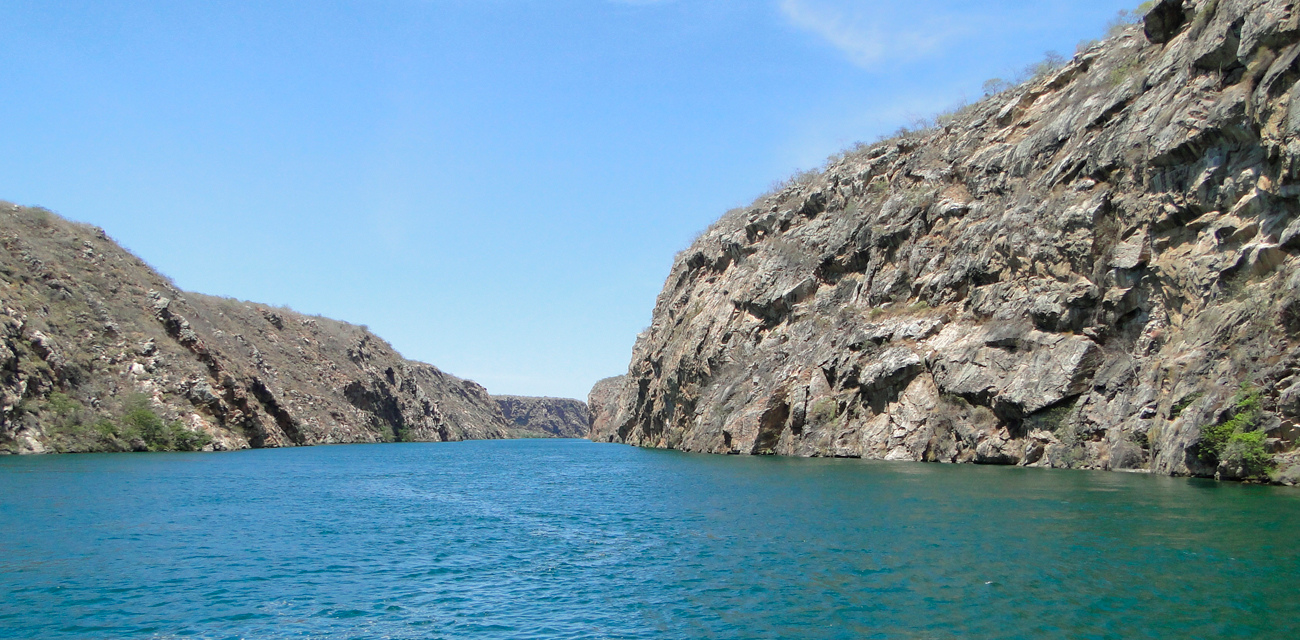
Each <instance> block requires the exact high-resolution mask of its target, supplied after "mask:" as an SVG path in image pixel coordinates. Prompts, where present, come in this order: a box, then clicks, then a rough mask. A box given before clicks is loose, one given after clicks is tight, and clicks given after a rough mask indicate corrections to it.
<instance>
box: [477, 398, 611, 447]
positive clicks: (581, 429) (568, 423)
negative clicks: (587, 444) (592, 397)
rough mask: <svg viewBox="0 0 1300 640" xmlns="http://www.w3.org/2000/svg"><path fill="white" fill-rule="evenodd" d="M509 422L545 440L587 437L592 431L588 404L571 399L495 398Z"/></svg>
mask: <svg viewBox="0 0 1300 640" xmlns="http://www.w3.org/2000/svg"><path fill="white" fill-rule="evenodd" d="M492 398H493V400H496V403H497V406H498V407H500V408H501V415H503V416H504V417H505V419H506V422H508V423H510V424H511V425H513V426H514V427H515V428H516V429H519V430H521V431H526V432H532V433H536V434H538V435H540V436H542V437H552V438H585V437H587V432H588V431H589V430H590V428H591V416H590V414H589V413H588V412H587V405H585V404H583V403H582V401H581V400H573V399H571V398H545V397H542V398H537V397H526V396H492Z"/></svg>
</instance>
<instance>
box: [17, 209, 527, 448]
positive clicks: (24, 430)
mask: <svg viewBox="0 0 1300 640" xmlns="http://www.w3.org/2000/svg"><path fill="white" fill-rule="evenodd" d="M0 247H3V250H0V395H2V397H0V451H5V452H10V453H32V452H43V451H96V450H109V451H111V450H124V449H141V448H163V449H166V448H176V447H175V444H176V442H177V441H185V442H201V443H206V447H207V448H215V449H219V450H221V449H240V448H247V447H279V446H295V445H311V444H325V443H345V442H385V441H396V440H403V441H444V440H464V439H471V438H501V437H508V436H510V435H511V434H513V433H514V431H513V428H512V427H511V426H510V425H509V424H508V423H506V421H505V420H504V418H503V417H502V415H501V412H500V410H499V409H498V408H497V405H496V403H495V402H493V400H492V398H491V396H489V395H488V393H487V391H486V390H484V389H483V387H481V386H479V385H477V384H475V383H474V382H471V381H468V380H461V379H459V378H456V377H455V376H451V375H448V374H446V373H444V372H442V371H440V370H439V369H438V368H437V367H434V366H431V365H428V364H424V363H420V362H412V361H409V360H406V359H404V358H402V357H401V356H400V355H398V353H397V352H396V351H394V350H393V348H392V347H391V346H390V345H389V344H388V343H386V342H384V341H383V340H381V339H380V338H378V337H376V336H375V335H374V334H372V333H370V332H369V331H367V330H366V329H365V328H364V327H358V326H354V325H351V324H347V323H344V322H337V321H334V320H329V319H327V318H320V317H312V316H305V315H302V314H299V313H295V312H293V311H290V310H288V309H283V308H274V307H268V306H265V305H259V304H254V303H249V302H241V301H237V300H233V299H226V298H215V297H211V296H204V295H200V294H194V293H187V292H182V291H179V290H177V289H176V288H175V287H174V286H172V284H171V283H170V282H169V281H168V280H167V279H166V278H164V277H163V276H161V275H159V274H158V273H156V272H155V271H153V270H152V269H150V268H149V266H148V265H146V264H145V263H144V262H142V261H141V260H140V259H138V258H136V257H135V256H133V255H131V254H130V253H128V252H126V251H125V250H123V249H122V248H121V247H119V246H117V245H116V244H115V243H114V242H113V241H112V240H110V239H109V238H108V237H107V236H106V235H105V234H104V232H103V231H102V230H100V229H97V228H94V227H90V226H86V225H81V224H75V223H71V222H67V221H65V220H63V219H61V218H59V217H58V216H55V215H53V214H51V213H49V212H47V211H45V210H42V209H35V208H24V207H19V206H16V205H10V204H8V203H0ZM133 407H134V408H135V409H140V408H144V409H145V410H146V411H147V412H152V413H153V414H155V415H156V416H157V417H158V418H161V419H162V422H161V424H164V425H170V426H171V428H173V429H175V430H176V431H174V435H175V436H176V437H175V438H171V440H169V439H168V438H169V437H170V436H167V437H161V439H158V438H156V439H155V440H156V442H146V440H148V438H146V437H144V436H142V434H141V433H139V429H136V430H135V431H133V430H132V429H131V428H130V427H129V426H128V425H127V424H126V422H129V421H128V420H126V418H125V416H127V415H128V414H130V413H131V410H132V408H133ZM147 426H148V425H146V428H145V431H148V428H147ZM145 435H147V434H145ZM164 435H165V434H164ZM178 439H179V440H178ZM182 448H183V447H182Z"/></svg>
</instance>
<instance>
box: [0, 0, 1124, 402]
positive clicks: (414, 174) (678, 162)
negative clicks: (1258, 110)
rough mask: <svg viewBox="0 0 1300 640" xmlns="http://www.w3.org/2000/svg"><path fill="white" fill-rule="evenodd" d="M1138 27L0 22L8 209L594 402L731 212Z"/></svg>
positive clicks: (386, 5)
mask: <svg viewBox="0 0 1300 640" xmlns="http://www.w3.org/2000/svg"><path fill="white" fill-rule="evenodd" d="M1135 4H1136V2H1111V1H1106V0H1093V1H1087V2H1084V1H1075V2H1065V1H1052V0H1037V1H1033V2H1030V1H1016V2H964V1H963V2H937V1H931V0H911V1H907V2H894V1H882V2H863V1H858V2H853V1H848V0H748V1H740V0H660V1H635V0H622V1H616V0H571V1H570V0H548V1H540V0H538V1H532V0H474V1H468V0H352V1H342V0H340V1H328V0H320V1H307V0H298V1H293V2H290V1H277V0H262V1H259V2H233V1H232V2H175V1H174V0H168V1H155V0H134V1H132V2H104V1H102V0H100V1H95V2H64V1H59V0H40V1H25V0H9V1H7V2H5V3H3V4H0V24H3V25H4V31H3V37H2V38H0V91H3V99H0V131H2V132H3V136H4V145H3V152H4V153H3V154H0V198H2V199H6V200H10V201H14V202H19V203H22V204H28V205H42V206H45V207H48V208H50V209H53V210H54V211H57V212H59V213H60V214H62V215H64V216H65V217H68V218H71V219H74V220H80V221H84V222H89V223H92V224H96V225H99V226H102V227H104V228H105V230H107V231H108V233H109V235H111V236H112V237H113V238H115V239H116V240H118V241H119V242H120V243H122V244H123V245H124V246H126V247H127V248H129V249H131V250H132V251H134V252H135V253H136V254H138V255H140V256H141V257H142V258H144V259H145V260H146V261H148V262H149V263H150V264H152V265H154V266H155V267H157V268H158V269H159V270H161V271H162V272H163V273H165V274H167V275H169V276H171V277H172V278H174V279H175V280H176V283H177V284H178V286H180V287H182V288H184V289H188V290H192V291H198V292H203V293H209V294H214V295H225V296H232V297H236V298H241V299H245V300H254V301H258V302H265V303H270V304H278V305H288V306H290V307H292V308H294V309H296V310H298V311H302V312H306V313H314V314H321V315H325V316H329V317H333V318H339V319H342V320H347V321H350V322H354V323H357V324H367V325H369V326H370V328H371V329H372V330H374V331H375V332H376V333H378V334H379V335H380V336H382V337H384V338H385V339H387V340H388V341H389V342H391V343H392V344H393V345H394V346H395V347H396V348H397V349H398V350H399V351H401V352H402V354H403V355H405V356H406V357H408V358H413V359H417V360H423V361H426V362H431V363H433V364H435V365H438V366H439V367H441V368H443V369H444V370H446V371H449V372H451V373H454V374H457V375H460V376H463V377H468V378H472V379H474V380H476V381H478V382H480V383H482V384H484V385H485V386H487V387H488V389H489V390H490V391H492V392H493V393H510V394H526V395H553V396H568V397H579V398H585V397H586V392H587V390H588V389H589V388H590V386H591V383H593V382H594V381H596V380H597V379H599V378H602V377H605V376H608V375H616V374H619V373H623V372H625V371H626V368H627V363H628V359H629V356H630V353H631V348H632V343H633V341H634V340H635V337H636V334H637V332H639V331H640V330H641V329H642V328H644V327H645V326H646V325H648V324H649V322H650V312H651V310H652V308H653V306H654V301H655V296H656V295H657V294H658V293H659V290H660V288H661V286H662V285H663V281H664V278H665V277H666V276H667V273H668V269H669V267H670V266H671V264H672V258H673V255H674V254H675V253H676V252H678V251H680V250H681V249H683V248H685V247H686V246H687V245H688V244H689V243H690V241H691V239H692V238H693V237H694V236H695V234H696V233H697V232H698V231H699V230H701V229H703V228H704V227H706V226H708V224H709V223H710V222H712V221H713V220H714V219H715V218H717V217H718V216H719V215H720V214H722V213H723V212H724V211H726V210H727V209H729V208H731V207H734V206H738V205H741V204H744V203H747V202H749V201H750V200H752V199H753V198H754V197H756V196H758V195H760V194H761V193H762V192H763V191H765V190H766V189H767V188H768V187H769V186H770V185H771V184H772V183H774V182H776V181H778V180H780V179H782V178H784V177H786V176H788V175H789V174H791V173H792V172H794V171H795V170H797V169H801V168H810V167H814V166H817V165H820V164H821V162H822V161H823V159H824V158H825V157H826V156H828V155H829V154H831V153H833V152H835V151H837V150H839V149H841V148H844V147H847V146H849V145H851V144H852V143H854V142H855V141H859V140H873V139H874V138H876V137H877V136H878V135H880V134H883V133H887V132H889V131H893V130H895V129H897V128H898V127H899V126H900V125H903V124H906V123H908V122H909V121H911V120H912V119H914V118H916V117H918V116H925V115H930V114H933V113H934V112H937V111H940V110H943V109H945V108H947V107H950V106H952V105H954V104H956V103H958V102H960V101H961V100H963V99H969V100H974V99H976V98H978V97H979V96H980V87H981V85H982V84H983V82H984V81H985V80H987V79H989V78H991V77H1006V76H1008V75H1011V74H1014V73H1015V71H1016V70H1018V69H1021V68H1023V67H1025V66H1026V65H1028V64H1030V63H1033V62H1036V61H1038V60H1040V59H1041V58H1042V57H1043V53H1044V52H1045V51H1048V50H1056V51H1059V52H1061V53H1063V54H1066V55H1070V54H1072V53H1073V51H1074V47H1075V45H1076V43H1077V42H1079V41H1080V40H1081V39H1087V38H1095V37H1099V36H1100V35H1101V34H1102V32H1103V31H1104V30H1105V25H1106V23H1107V21H1108V20H1110V19H1111V18H1113V17H1114V16H1115V14H1116V12H1117V11H1118V10H1120V9H1126V8H1131V7H1132V6H1133V5H1135Z"/></svg>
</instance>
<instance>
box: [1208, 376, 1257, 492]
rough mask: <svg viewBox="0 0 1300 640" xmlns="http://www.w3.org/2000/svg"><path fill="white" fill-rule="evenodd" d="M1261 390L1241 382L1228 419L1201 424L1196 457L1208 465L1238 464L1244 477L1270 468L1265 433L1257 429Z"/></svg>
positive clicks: (1232, 465) (1255, 474)
mask: <svg viewBox="0 0 1300 640" xmlns="http://www.w3.org/2000/svg"><path fill="white" fill-rule="evenodd" d="M1262 395H1263V393H1262V392H1261V391H1260V390H1259V389H1256V388H1254V387H1253V386H1251V385H1250V384H1249V383H1243V384H1242V385H1241V388H1240V389H1239V390H1238V391H1237V395H1236V397H1235V398H1234V399H1233V405H1234V406H1233V409H1234V412H1233V414H1232V416H1231V417H1229V418H1228V419H1227V420H1225V421H1223V422H1221V423H1217V424H1210V425H1205V426H1202V427H1201V442H1200V450H1199V451H1198V454H1197V455H1198V457H1199V458H1200V459H1201V461H1202V462H1205V463H1208V464H1214V465H1218V464H1221V463H1222V464H1226V465H1227V466H1229V467H1240V468H1241V469H1242V470H1243V471H1244V472H1245V474H1246V475H1247V476H1250V477H1258V476H1262V475H1264V474H1266V473H1267V472H1268V471H1269V467H1270V464H1271V456H1269V454H1268V451H1267V450H1266V449H1265V448H1264V432H1263V431H1259V430H1257V428H1258V423H1259V418H1260V413H1261V408H1260V399H1261V397H1262Z"/></svg>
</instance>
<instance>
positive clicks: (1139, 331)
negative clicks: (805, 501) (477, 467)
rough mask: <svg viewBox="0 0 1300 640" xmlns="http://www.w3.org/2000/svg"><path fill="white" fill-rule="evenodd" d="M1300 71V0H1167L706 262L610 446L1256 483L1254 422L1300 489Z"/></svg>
mask: <svg viewBox="0 0 1300 640" xmlns="http://www.w3.org/2000/svg"><path fill="white" fill-rule="evenodd" d="M1144 27H1145V33H1144ZM1298 81H1300V9H1298V8H1296V7H1294V6H1293V4H1292V3H1290V2H1282V1H1280V0H1219V1H1210V0H1200V1H1189V2H1175V1H1173V0H1165V1H1164V2H1160V3H1158V4H1157V5H1156V7H1155V8H1154V9H1153V10H1152V12H1151V13H1150V14H1149V15H1148V19H1147V24H1146V25H1144V26H1139V27H1134V28H1130V29H1128V30H1127V31H1126V32H1124V33H1122V34H1120V35H1118V36H1116V37H1113V38H1111V39H1109V40H1107V41H1105V42H1103V43H1101V44H1100V45H1097V46H1093V47H1091V48H1089V49H1088V50H1086V51H1083V52H1081V53H1079V54H1078V55H1076V56H1075V57H1074V58H1073V59H1072V60H1070V61H1069V62H1068V63H1067V64H1065V65H1064V66H1063V67H1061V68H1059V69H1056V70H1055V71H1052V72H1050V73H1047V74H1045V75H1043V76H1041V77H1039V78H1036V79H1034V80H1032V81H1030V82H1028V83H1026V84H1024V85H1022V86H1019V87H1016V88H1014V89H1011V90H1009V91H1006V92H1003V93H1000V94H998V95H995V96H991V97H989V98H988V99H986V100H984V101H982V102H980V103H979V104H976V105H973V106H972V107H969V108H967V109H964V110H963V111H961V112H959V113H957V114H955V115H954V116H952V117H950V118H942V119H940V122H941V123H942V124H941V125H939V126H936V127H934V128H931V129H928V130H925V131H920V132H914V133H911V134H908V135H905V136H902V137H898V138H895V139H892V140H888V141H885V142H881V143H878V144H874V145H870V146H864V147H861V148H859V149H857V150H854V151H852V152H849V153H846V154H845V155H843V156H842V157H838V158H835V159H833V160H832V161H831V162H829V163H828V165H827V167H826V169H825V170H824V171H822V172H820V173H815V174H810V175H806V176H802V177H800V178H799V179H797V180H794V181H792V183H790V184H788V185H787V186H785V187H784V188H782V189H780V190H779V191H777V192H775V193H772V194H770V195H768V196H765V197H763V198H761V199H759V200H758V201H756V202H755V203H753V204H752V205H750V206H748V207H744V208H741V209H737V210H733V211H732V212H729V213H727V214H726V215H725V216H723V218H722V219H721V220H719V221H718V222H717V223H715V224H714V225H713V226H712V227H711V228H710V229H708V230H707V231H706V232H704V233H703V234H702V235H701V236H700V237H699V239H697V240H696V241H695V243H694V244H692V246H691V247H690V248H688V249H687V250H686V251H683V252H682V253H681V254H680V255H678V257H677V259H676V261H675V263H674V265H673V268H672V271H671V273H670V274H669V276H668V279H667V282H666V284H665V287H664V290H663V293H662V294H660V296H659V299H658V302H657V304H656V307H655V310H654V317H653V322H652V325H651V326H650V327H649V328H648V329H647V330H646V331H645V332H643V333H642V334H641V335H640V336H639V337H638V339H637V343H636V346H635V348H634V351H633V358H632V362H631V365H630V367H629V370H628V375H627V376H626V378H625V379H623V380H622V381H621V382H611V381H602V385H604V387H602V388H600V391H599V395H600V398H601V399H599V400H598V399H597V395H598V394H597V392H596V390H593V396H592V399H591V406H592V411H593V415H594V421H593V431H592V434H591V438H592V439H593V440H597V441H610V442H625V443H629V444H635V445H640V446H647V447H667V448H677V449H684V450H691V451H705V452H715V453H742V454H758V453H778V454H788V455H803V456H860V457H869V458H885V459H898V460H930V461H947V462H983V463H996V464H1022V465H1036V466H1053V467H1082V468H1097V469H1129V470H1146V471H1151V472H1155V473H1162V474H1195V475H1206V476H1210V475H1216V474H1217V475H1220V476H1221V477H1238V476H1242V475H1252V474H1249V473H1247V472H1243V471H1242V470H1241V468H1240V466H1239V465H1238V466H1234V465H1233V464H1230V463H1229V462H1228V461H1227V460H1226V458H1225V459H1224V460H1216V456H1215V455H1214V454H1212V453H1211V452H1210V451H1211V450H1210V449H1209V446H1210V445H1209V440H1207V438H1208V437H1209V436H1207V435H1206V433H1208V432H1209V427H1211V426H1213V425H1221V424H1228V425H1229V426H1230V427H1231V426H1232V425H1239V424H1245V425H1246V426H1245V427H1244V429H1245V431H1241V430H1239V432H1238V435H1241V434H1247V433H1248V432H1249V433H1254V431H1252V430H1262V431H1265V432H1266V433H1265V435H1266V436H1267V439H1266V441H1265V442H1266V446H1267V447H1268V455H1269V457H1270V458H1271V464H1272V465H1274V475H1273V478H1274V480H1277V481H1286V478H1291V481H1292V482H1294V481H1296V480H1295V479H1296V478H1298V477H1300V475H1297V474H1298V473H1300V471H1296V469H1295V468H1294V465H1295V464H1297V453H1296V451H1295V446H1296V443H1295V437H1294V434H1295V433H1296V428H1295V421H1296V420H1297V419H1300V402H1295V401H1294V399H1295V397H1300V391H1296V389H1297V387H1300V375H1297V374H1298V373H1300V341H1298V340H1297V332H1300V270H1298V269H1297V265H1300V262H1297V257H1296V252H1297V251H1298V250H1300V115H1297V114H1300V104H1293V100H1297V99H1300V82H1298ZM1243 384H1244V385H1245V387H1244V389H1245V390H1244V391H1243V387H1242V385H1243ZM609 385H616V386H617V390H616V392H615V393H614V394H613V395H614V396H615V398H614V399H613V400H609V399H608V398H609V396H610V390H609V388H608V387H609ZM1250 390H1256V391H1257V392H1258V394H1259V400H1258V402H1257V403H1255V401H1254V400H1250V399H1249V397H1253V396H1250V394H1249V393H1247V392H1249V391H1250ZM1234 416H1247V417H1249V418H1250V419H1249V420H1245V419H1244V418H1243V420H1238V421H1236V422H1234V421H1233V420H1232V418H1233V417H1234ZM1239 444H1240V443H1239ZM1232 446H1237V445H1232ZM1241 446H1243V447H1244V446H1246V445H1241ZM1229 448H1231V446H1230V447H1229ZM1239 449H1240V447H1239ZM1225 451H1226V450H1225ZM1253 475H1255V476H1256V477H1260V473H1259V472H1256V473H1255V474H1253Z"/></svg>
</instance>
